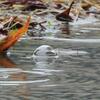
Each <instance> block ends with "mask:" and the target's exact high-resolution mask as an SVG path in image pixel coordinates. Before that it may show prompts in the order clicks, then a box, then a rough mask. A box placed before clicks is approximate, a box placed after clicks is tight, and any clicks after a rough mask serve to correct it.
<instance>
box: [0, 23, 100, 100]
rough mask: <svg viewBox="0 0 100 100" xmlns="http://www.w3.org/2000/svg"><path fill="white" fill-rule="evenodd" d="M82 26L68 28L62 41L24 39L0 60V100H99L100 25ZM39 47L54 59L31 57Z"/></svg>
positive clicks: (60, 38)
mask: <svg viewBox="0 0 100 100" xmlns="http://www.w3.org/2000/svg"><path fill="white" fill-rule="evenodd" d="M83 26H84V25H83ZM83 26H82V28H81V26H80V28H79V30H78V28H77V27H78V26H77V27H73V28H72V27H71V28H70V29H71V33H72V34H71V35H70V37H68V38H67V39H66V40H65V37H63V34H62V35H60V36H56V35H54V34H53V35H51V36H50V37H48V38H47V37H41V38H40V37H39V38H36V37H33V38H30V37H27V36H25V37H23V38H22V39H21V41H19V42H18V43H17V44H16V45H15V46H14V47H12V48H11V49H10V50H9V51H8V54H7V56H6V55H5V56H4V55H3V56H1V57H0V100H100V47H99V44H100V42H99V41H100V40H99V38H100V23H99V22H97V23H94V26H92V27H91V26H89V25H87V26H86V25H85V26H84V27H83ZM75 34H76V35H75ZM90 34H91V35H90ZM88 36H89V37H88ZM58 37H59V38H58ZM73 37H74V39H75V41H76V42H75V41H73ZM77 38H78V39H80V38H81V40H82V39H83V40H82V41H81V40H78V39H77ZM84 38H89V39H93V40H86V41H84ZM96 38H98V39H97V41H96ZM68 39H72V42H71V40H68ZM94 39H95V40H94ZM77 40H78V41H80V43H78V42H77ZM89 41H90V42H89ZM43 44H45V45H50V46H52V47H53V48H54V50H56V51H57V54H58V57H45V58H43V57H34V56H32V55H33V52H34V50H35V49H36V48H38V47H39V46H41V45H43ZM96 44H97V45H96Z"/></svg>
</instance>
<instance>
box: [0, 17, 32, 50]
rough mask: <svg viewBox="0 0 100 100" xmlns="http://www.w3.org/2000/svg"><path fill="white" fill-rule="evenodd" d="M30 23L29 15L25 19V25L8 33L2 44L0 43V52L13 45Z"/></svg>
mask: <svg viewBox="0 0 100 100" xmlns="http://www.w3.org/2000/svg"><path fill="white" fill-rule="evenodd" d="M29 23H30V17H29V18H28V19H27V22H26V23H25V25H24V26H23V27H22V28H20V29H19V30H18V31H17V32H14V33H13V34H12V33H9V35H8V37H7V38H6V39H5V40H4V42H3V43H2V44H0V52H4V51H6V50H8V49H9V48H10V47H11V46H13V45H14V44H15V43H16V42H17V40H18V39H19V38H20V37H21V36H22V35H23V34H25V33H26V32H27V31H28V27H29Z"/></svg>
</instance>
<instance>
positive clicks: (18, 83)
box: [0, 79, 49, 85]
mask: <svg viewBox="0 0 100 100" xmlns="http://www.w3.org/2000/svg"><path fill="white" fill-rule="evenodd" d="M47 81H49V79H44V80H34V81H0V85H21V84H32V83H42V82H47Z"/></svg>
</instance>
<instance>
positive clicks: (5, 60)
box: [0, 54, 16, 68]
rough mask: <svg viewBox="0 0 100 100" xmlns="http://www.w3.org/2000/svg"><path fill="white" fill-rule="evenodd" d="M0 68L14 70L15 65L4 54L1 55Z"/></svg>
mask: <svg viewBox="0 0 100 100" xmlns="http://www.w3.org/2000/svg"><path fill="white" fill-rule="evenodd" d="M0 66H2V67H5V68H14V67H15V66H16V64H15V63H14V62H13V61H12V60H11V59H10V58H9V57H8V56H7V55H6V54H1V55H0Z"/></svg>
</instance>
